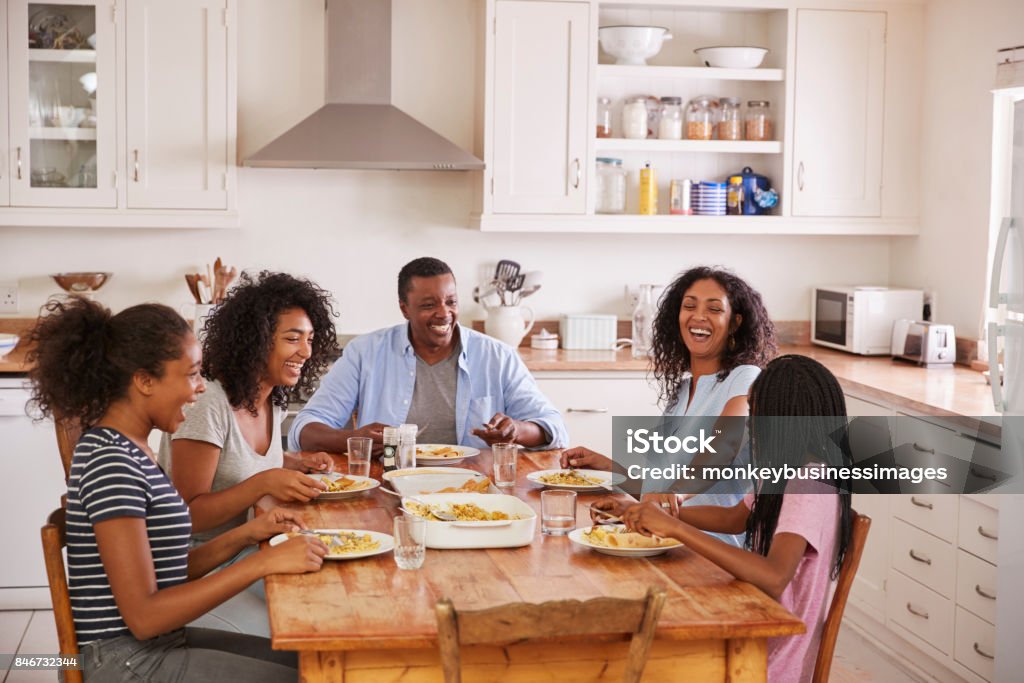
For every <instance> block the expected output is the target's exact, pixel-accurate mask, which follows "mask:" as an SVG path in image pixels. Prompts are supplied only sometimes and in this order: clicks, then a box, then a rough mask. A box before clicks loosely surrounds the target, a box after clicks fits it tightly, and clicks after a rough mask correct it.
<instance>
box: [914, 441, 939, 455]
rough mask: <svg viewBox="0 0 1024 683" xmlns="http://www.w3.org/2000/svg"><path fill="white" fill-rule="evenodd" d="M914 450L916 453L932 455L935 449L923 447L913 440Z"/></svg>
mask: <svg viewBox="0 0 1024 683" xmlns="http://www.w3.org/2000/svg"><path fill="white" fill-rule="evenodd" d="M914 450H915V451H917V452H918V453H931V454H932V455H935V449H934V448H925V447H924V446H922V445H921V444H919V443H917V442H916V441H915V442H914Z"/></svg>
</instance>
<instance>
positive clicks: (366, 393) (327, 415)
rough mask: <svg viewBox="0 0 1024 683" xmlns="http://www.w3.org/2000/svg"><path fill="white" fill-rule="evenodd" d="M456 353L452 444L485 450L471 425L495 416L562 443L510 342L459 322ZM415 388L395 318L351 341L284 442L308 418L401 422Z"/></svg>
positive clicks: (402, 330) (411, 360) (564, 437)
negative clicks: (459, 345) (539, 429)
mask: <svg viewBox="0 0 1024 683" xmlns="http://www.w3.org/2000/svg"><path fill="white" fill-rule="evenodd" d="M459 334H460V339H461V341H462V351H461V352H460V353H459V375H458V381H457V384H456V390H455V433H456V434H457V435H458V440H459V444H460V445H464V446H475V447H478V448H479V447H486V446H487V444H486V443H484V442H483V441H482V440H481V439H480V438H479V437H477V436H475V435H474V434H472V430H473V429H476V428H478V427H480V426H481V425H483V424H484V423H485V422H488V421H489V420H490V419H491V417H492V416H493V415H494V414H495V413H499V412H500V413H504V414H506V415H508V416H509V417H512V418H514V419H516V420H524V421H529V422H535V423H536V424H538V425H540V426H541V427H542V428H543V429H544V431H545V432H546V433H547V434H548V435H550V437H551V441H550V442H548V443H547V444H545V445H544V446H543V447H544V448H564V447H565V446H567V445H568V444H569V435H568V433H567V432H566V429H565V424H564V423H563V422H562V416H561V414H560V413H559V412H558V410H557V409H556V408H555V407H554V406H553V405H552V404H551V402H550V401H548V400H547V398H545V396H544V395H543V394H542V393H541V392H540V390H539V389H538V388H537V383H536V382H535V381H534V379H533V375H531V374H530V371H529V370H527V369H526V365H525V364H524V363H523V361H522V359H521V358H520V357H519V354H517V353H516V352H515V350H514V349H512V348H511V347H510V346H508V345H506V344H503V343H502V342H499V341H497V340H496V339H493V338H492V337H488V336H487V335H484V334H480V333H479V332H474V331H473V330H470V329H468V328H465V327H461V326H460V327H459ZM415 386H416V353H415V352H414V351H413V348H412V343H411V342H410V341H409V332H408V324H406V323H403V324H401V325H396V326H395V327H389V328H385V329H382V330H377V331H376V332H371V333H369V334H365V335H363V336H360V337H357V338H355V339H353V340H352V341H351V342H349V343H348V345H346V346H345V352H344V354H343V355H342V356H341V359H340V360H339V361H338V362H337V363H335V364H334V367H332V368H331V370H330V372H328V373H327V375H325V376H324V378H323V381H322V382H321V383H320V388H319V389H318V390H317V392H316V393H315V394H314V395H313V397H312V398H311V399H310V400H309V402H308V403H307V404H306V407H305V408H303V409H302V410H301V411H299V414H298V416H296V418H295V422H293V423H292V428H291V430H290V431H289V432H288V445H289V447H290V448H291V449H293V450H299V434H301V433H302V430H303V428H304V427H305V426H306V425H308V424H310V423H311V422H320V423H322V424H325V425H327V426H328V427H333V428H335V429H340V428H341V427H343V426H344V425H345V423H347V422H348V419H349V417H351V415H352V412H353V411H356V412H357V420H358V422H357V424H356V426H357V427H361V426H363V425H367V424H370V423H373V422H381V423H383V424H387V425H399V424H402V423H403V422H405V418H406V416H407V415H408V414H409V406H410V404H411V403H412V392H413V389H414V388H415Z"/></svg>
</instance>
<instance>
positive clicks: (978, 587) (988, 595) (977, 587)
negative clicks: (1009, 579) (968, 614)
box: [974, 583, 996, 600]
mask: <svg viewBox="0 0 1024 683" xmlns="http://www.w3.org/2000/svg"><path fill="white" fill-rule="evenodd" d="M974 592H975V593H977V594H978V595H980V596H981V597H983V598H988V599H989V600H995V599H996V596H995V595H992V594H991V593H986V592H985V591H983V590H981V584H979V583H976V584H974Z"/></svg>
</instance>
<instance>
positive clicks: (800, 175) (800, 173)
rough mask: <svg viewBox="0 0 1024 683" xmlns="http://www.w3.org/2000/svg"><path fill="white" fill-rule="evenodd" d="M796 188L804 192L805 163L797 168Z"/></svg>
mask: <svg viewBox="0 0 1024 683" xmlns="http://www.w3.org/2000/svg"><path fill="white" fill-rule="evenodd" d="M796 186H797V187H798V188H800V191H801V192H803V191H804V162H802V161H801V162H800V165H799V166H797V167H796Z"/></svg>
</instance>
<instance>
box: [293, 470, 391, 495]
mask: <svg viewBox="0 0 1024 683" xmlns="http://www.w3.org/2000/svg"><path fill="white" fill-rule="evenodd" d="M309 476H311V477H313V478H314V479H320V480H322V481H323V482H324V483H327V484H329V483H330V482H332V481H337V480H338V479H344V478H346V477H348V478H349V479H355V480H356V481H357V482H361V483H362V484H363V486H362V487H361V488H358V489H352V490H351V491H331V492H328V491H324V492H323V493H321V494H320V495H319V496H317V497H316V498H315V499H314V500H344V499H346V498H355V497H357V496H361V495H363V494H364V493H366V492H367V491H372V490H373V489H375V488H377V487H378V486H380V482H379V481H377V480H376V479H374V478H373V477H360V476H359V475H356V474H343V473H341V472H327V473H325V474H310V475H309Z"/></svg>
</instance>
